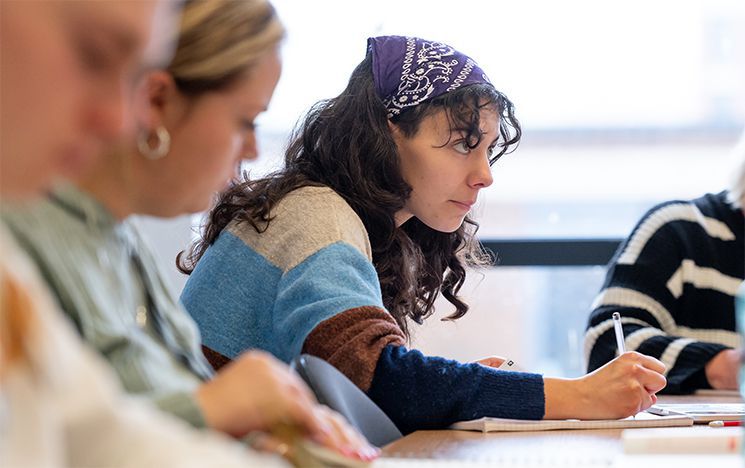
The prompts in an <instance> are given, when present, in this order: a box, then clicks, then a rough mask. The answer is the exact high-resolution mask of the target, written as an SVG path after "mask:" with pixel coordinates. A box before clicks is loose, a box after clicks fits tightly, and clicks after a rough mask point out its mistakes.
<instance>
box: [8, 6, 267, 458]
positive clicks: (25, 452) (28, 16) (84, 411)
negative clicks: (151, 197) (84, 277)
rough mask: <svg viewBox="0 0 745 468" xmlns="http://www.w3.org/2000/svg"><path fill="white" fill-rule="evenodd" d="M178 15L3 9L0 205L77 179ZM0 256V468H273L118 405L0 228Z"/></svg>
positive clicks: (138, 10)
mask: <svg viewBox="0 0 745 468" xmlns="http://www.w3.org/2000/svg"><path fill="white" fill-rule="evenodd" d="M158 7H159V9H158V13H157V14H155V11H156V8H158ZM176 13H177V9H176V8H175V4H171V3H170V2H166V3H162V4H157V2H148V1H142V2H134V3H132V2H124V1H121V2H120V1H107V2H53V1H49V2H2V4H1V5H0V46H1V47H2V49H1V52H0V57H2V69H0V83H1V84H2V96H3V99H2V100H0V120H1V121H2V122H3V123H2V125H1V126H0V133H1V134H2V137H1V140H0V141H1V142H2V151H0V168H1V170H0V195H1V196H2V197H1V198H0V201H2V202H3V203H6V202H7V201H8V200H16V201H18V200H25V199H28V198H29V197H34V196H40V195H41V194H42V192H43V191H45V190H49V189H50V188H51V183H52V181H54V180H55V179H58V178H61V177H75V176H78V175H79V174H80V171H81V170H83V169H85V168H86V167H87V166H88V165H89V164H90V163H91V162H92V161H93V158H94V157H95V156H96V153H97V151H96V148H97V147H99V146H100V145H101V144H103V143H106V142H108V141H110V140H111V139H112V138H114V137H117V136H119V135H120V134H121V133H122V132H123V131H124V130H125V128H126V127H127V125H126V124H127V121H128V118H127V115H130V114H131V112H130V111H129V109H130V108H131V107H132V102H131V99H130V96H129V93H128V92H127V91H128V89H129V88H130V86H131V85H132V84H133V83H132V77H133V76H134V74H135V73H136V72H137V69H138V68H139V67H140V66H142V60H143V49H144V48H145V46H146V45H148V44H149V45H152V46H154V47H153V49H151V50H152V51H153V52H154V51H159V52H158V54H157V55H158V56H159V57H161V58H165V55H163V52H160V51H165V50H167V47H166V44H165V43H162V42H158V41H153V42H149V43H148V37H149V36H150V25H151V22H152V21H153V18H154V17H155V18H156V21H155V24H156V25H157V27H158V28H163V29H168V28H169V25H170V24H171V23H173V22H175V21H174V20H175V16H174V15H175V14H176ZM154 14H155V16H154ZM122 39H125V40H126V41H125V43H126V44H128V47H126V48H119V47H112V45H114V44H119V43H120V42H119V41H120V40H122ZM29 51H33V52H34V53H29ZM148 61H149V60H148ZM50 77H54V79H50ZM0 252H2V255H0V460H1V462H0V463H1V464H2V465H3V466H9V467H21V466H24V467H25V466H68V465H69V466H110V467H125V466H131V467H138V466H172V465H178V466H203V465H204V464H205V463H212V464H216V465H219V466H226V467H227V466H235V467H239V466H248V465H250V464H256V465H258V464H261V465H262V466H272V465H275V466H276V465H280V464H281V463H280V462H281V460H277V459H274V458H268V457H266V456H260V455H257V454H253V455H249V454H248V453H246V452H245V451H244V450H243V449H242V448H241V447H239V446H237V444H235V443H229V442H228V441H226V440H222V439H218V438H217V437H216V436H214V435H211V434H207V433H203V432H197V431H195V430H192V429H190V428H188V427H186V426H185V425H184V424H183V423H181V424H180V423H179V421H177V420H175V419H174V418H169V417H166V415H164V414H162V413H161V412H158V411H156V410H154V409H153V408H151V407H149V406H147V405H143V404H142V402H135V401H132V399H130V398H127V397H126V396H125V395H124V394H123V392H122V390H121V388H120V387H119V386H117V385H116V383H117V382H116V378H115V376H114V375H112V374H111V372H110V370H109V369H108V368H107V366H106V365H105V364H104V363H103V362H101V361H100V359H99V358H98V357H97V356H95V355H94V354H93V353H91V351H90V350H88V349H87V347H85V346H83V344H82V343H81V342H80V339H79V337H77V336H76V335H75V333H74V331H73V330H72V327H71V326H70V324H69V323H68V322H67V321H66V320H65V319H64V317H63V316H62V314H60V313H59V311H58V309H57V308H56V304H55V303H54V301H53V299H52V298H51V297H50V295H49V292H48V290H47V289H46V288H45V286H44V285H43V283H42V281H41V280H40V279H39V277H38V272H37V271H36V270H35V269H34V268H33V265H32V264H31V262H30V261H29V259H28V258H27V257H26V256H25V255H24V254H23V252H22V251H21V250H20V249H19V248H18V247H17V245H16V243H15V242H14V241H13V239H12V237H11V236H10V235H9V234H8V233H7V232H6V230H5V228H4V226H2V225H0Z"/></svg>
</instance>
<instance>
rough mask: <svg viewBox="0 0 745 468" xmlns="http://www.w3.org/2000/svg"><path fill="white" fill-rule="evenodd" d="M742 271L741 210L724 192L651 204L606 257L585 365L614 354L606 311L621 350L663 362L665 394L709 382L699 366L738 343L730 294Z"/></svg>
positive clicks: (744, 234)
mask: <svg viewBox="0 0 745 468" xmlns="http://www.w3.org/2000/svg"><path fill="white" fill-rule="evenodd" d="M743 278H745V216H743V213H742V211H741V210H740V209H739V208H737V207H734V206H732V205H731V204H730V203H729V202H728V201H727V194H726V192H722V193H719V194H716V195H712V194H708V195H705V196H703V197H701V198H698V199H695V200H692V201H671V202H667V203H663V204H661V205H658V206H657V207H655V208H653V209H652V210H650V211H649V212H648V213H647V214H646V215H645V216H644V217H643V218H642V220H641V221H640V222H639V224H638V225H637V226H636V227H635V228H634V230H633V231H632V233H631V236H630V237H629V238H628V239H627V240H626V242H624V244H623V245H621V247H620V248H619V250H618V252H617V253H616V255H615V257H614V259H613V260H612V261H611V264H610V269H609V271H608V274H607V277H606V280H605V284H604V286H603V289H602V290H601V291H600V294H599V295H598V296H597V298H596V299H595V302H594V304H593V311H592V314H591V316H590V320H589V324H588V328H587V332H586V334H585V355H586V358H587V362H588V370H590V371H591V370H593V369H596V368H598V367H600V366H602V365H603V364H605V363H606V362H608V361H610V360H611V359H613V357H614V356H615V355H616V341H615V336H614V332H613V324H612V319H611V315H612V314H613V312H620V314H621V317H622V318H621V320H622V323H623V330H624V334H625V339H626V340H625V341H626V349H627V350H634V351H638V352H640V353H643V354H647V355H649V356H654V357H656V358H658V359H660V360H661V361H662V362H664V363H665V364H666V365H667V379H668V383H667V387H666V388H665V390H664V392H666V393H690V392H692V391H694V390H696V389H698V388H710V386H709V383H708V381H707V380H706V375H705V371H704V367H705V366H706V364H707V363H708V362H709V361H710V360H711V359H712V358H713V357H714V356H716V355H717V354H718V353H719V352H721V351H723V350H725V349H728V348H735V347H738V346H741V345H742V343H741V340H740V338H739V336H738V335H737V333H736V332H735V330H736V329H735V294H736V293H737V289H738V287H739V285H740V284H741V283H742V281H743Z"/></svg>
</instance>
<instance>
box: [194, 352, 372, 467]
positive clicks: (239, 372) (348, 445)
mask: <svg viewBox="0 0 745 468" xmlns="http://www.w3.org/2000/svg"><path fill="white" fill-rule="evenodd" d="M197 399H198V401H199V404H200V406H201V409H202V412H203V414H204V418H205V421H206V422H207V425H208V426H209V427H212V428H213V429H216V430H219V431H221V432H224V433H227V434H229V435H232V436H233V437H243V436H244V435H246V434H247V433H249V432H251V431H264V432H272V431H273V430H274V429H275V428H277V427H282V426H293V427H296V428H297V429H298V430H300V431H301V432H302V433H304V434H305V435H306V436H308V437H310V438H311V439H313V440H315V441H316V442H318V443H319V444H321V445H324V446H326V447H328V448H331V449H333V450H336V451H338V452H341V453H343V454H345V455H347V456H356V458H361V459H370V458H371V457H372V458H374V456H375V455H377V449H375V448H373V447H372V446H370V445H369V444H368V443H367V441H366V440H365V439H364V438H363V437H362V436H361V435H359V434H358V433H357V431H355V430H354V429H352V428H351V427H350V426H349V425H348V424H347V423H346V421H345V420H344V419H343V418H342V417H341V416H340V415H338V414H336V413H334V412H333V411H331V410H329V409H328V408H325V407H322V406H320V405H319V404H318V403H317V402H316V399H315V398H314V397H313V395H312V393H311V392H310V390H309V389H308V387H307V386H306V385H305V383H304V382H303V381H302V380H301V379H300V378H299V377H298V376H297V375H295V374H293V373H292V372H291V371H290V370H289V368H288V367H287V366H285V365H284V364H283V363H281V362H280V361H278V360H277V359H275V358H274V357H273V356H271V355H270V354H267V353H265V352H262V351H249V352H247V353H244V354H242V355H241V356H239V357H238V358H237V359H235V360H234V361H232V362H231V363H230V364H229V365H227V366H225V367H224V368H222V369H221V371H220V372H219V373H218V374H217V375H216V376H215V378H214V379H213V380H211V381H209V382H205V383H204V384H202V386H201V387H200V388H199V389H198V391H197Z"/></svg>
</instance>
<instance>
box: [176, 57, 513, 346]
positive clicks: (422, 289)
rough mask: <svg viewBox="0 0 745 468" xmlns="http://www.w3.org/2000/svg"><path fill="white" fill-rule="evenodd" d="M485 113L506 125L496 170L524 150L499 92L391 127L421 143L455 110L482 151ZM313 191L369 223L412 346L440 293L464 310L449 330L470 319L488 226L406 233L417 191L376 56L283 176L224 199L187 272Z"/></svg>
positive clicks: (187, 259)
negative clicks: (429, 127)
mask: <svg viewBox="0 0 745 468" xmlns="http://www.w3.org/2000/svg"><path fill="white" fill-rule="evenodd" d="M483 109H494V111H495V112H497V114H498V115H499V116H500V119H499V133H500V137H499V143H498V149H499V150H498V151H496V154H494V155H493V156H492V157H491V159H490V163H493V162H494V161H496V160H497V159H498V158H499V157H500V156H502V155H503V154H505V153H507V152H509V151H511V150H513V149H514V148H515V146H516V145H517V144H518V142H519V140H520V136H521V129H520V124H519V122H518V121H517V119H516V118H515V115H514V106H513V105H512V103H511V102H510V101H509V99H507V97H506V96H504V95H503V94H502V93H500V92H499V91H497V90H496V89H495V88H494V87H493V86H492V85H490V84H473V85H469V86H464V87H462V88H459V89H457V90H455V91H452V92H449V93H446V94H444V95H441V96H438V97H436V98H433V99H430V100H428V101H425V102H423V103H421V104H419V105H417V106H414V107H411V108H408V109H406V110H404V111H402V112H401V114H399V115H398V116H395V117H394V118H393V119H391V121H392V122H393V123H394V124H395V125H397V126H398V127H399V128H400V129H401V131H402V133H403V135H404V136H406V137H411V136H413V135H415V134H416V132H417V130H418V128H419V124H420V123H421V122H422V120H423V119H424V118H426V117H427V116H430V115H432V114H434V113H436V112H439V111H441V110H445V111H446V112H447V118H448V122H449V124H450V126H451V128H458V129H466V130H465V132H464V133H466V135H465V137H466V138H465V141H467V142H468V144H469V146H471V147H472V148H475V147H476V146H478V144H479V142H480V139H481V138H482V136H481V132H480V129H479V120H480V112H481V111H482V110H483ZM446 144H447V143H446ZM304 186H327V187H330V188H331V189H333V190H334V191H335V192H336V193H338V194H339V195H340V196H341V197H342V198H344V200H345V201H346V202H347V203H348V204H349V205H350V206H351V207H352V209H353V210H354V211H355V212H356V213H357V215H358V216H359V217H360V219H361V220H362V222H363V223H364V225H365V228H366V229H367V233H368V235H369V238H370V244H371V246H372V255H373V264H374V265H375V269H376V270H377V273H378V277H379V279H380V286H381V290H382V295H383V304H384V305H385V307H386V308H387V309H388V311H389V312H390V313H391V315H392V316H393V317H394V318H395V320H396V322H397V323H398V325H399V326H400V327H401V329H402V330H403V331H404V333H405V334H406V336H407V337H408V336H410V335H409V328H408V325H407V322H408V320H407V319H411V320H413V321H414V322H417V323H419V324H421V323H422V322H423V320H424V319H425V318H427V317H428V316H429V315H431V313H432V312H433V304H434V301H435V299H436V298H437V296H438V294H439V293H440V292H442V294H443V296H445V298H446V299H447V300H448V301H449V302H451V303H452V304H453V305H454V306H455V309H456V310H455V312H454V313H453V314H451V315H450V316H448V317H446V320H454V319H457V318H460V317H462V316H463V315H464V314H465V313H466V312H467V311H468V305H467V304H466V303H464V302H463V301H462V300H461V299H460V298H459V297H458V295H457V294H458V291H459V290H460V288H461V287H462V285H463V283H464V281H465V278H466V269H465V268H466V266H471V265H483V264H484V263H486V262H488V261H489V260H490V259H489V258H488V256H487V255H486V254H485V252H484V251H483V250H482V249H481V247H480V244H479V243H478V242H477V241H476V240H475V233H476V230H477V229H478V224H477V223H476V222H474V221H473V220H472V219H470V218H469V217H466V218H465V221H464V223H463V224H462V225H461V226H460V228H458V229H457V230H456V231H454V232H450V233H444V232H438V231H436V230H434V229H432V228H430V227H428V226H426V225H425V224H424V223H422V222H421V221H419V220H418V219H416V218H415V217H413V218H411V219H409V220H408V221H407V222H406V223H404V224H403V225H402V226H401V227H400V228H397V227H396V223H395V219H394V215H395V213H396V212H398V211H399V210H401V209H402V208H403V207H404V204H405V203H406V200H407V199H408V198H409V195H410V194H411V187H410V186H409V184H407V183H406V181H405V180H404V179H403V177H402V175H401V171H400V167H399V155H398V151H397V147H396V144H395V142H394V139H393V135H392V133H391V130H390V128H389V126H388V118H387V113H386V110H385V108H384V106H383V103H382V101H381V99H380V98H379V97H378V95H377V94H376V91H375V85H374V82H373V77H372V72H371V56H370V54H368V56H367V57H366V58H365V60H363V61H362V62H361V63H360V64H359V65H358V66H357V68H356V69H355V70H354V72H353V73H352V75H351V77H350V80H349V83H348V85H347V87H346V89H345V90H344V91H343V92H342V93H341V94H340V95H339V96H337V97H335V98H333V99H328V100H324V101H320V102H318V103H316V104H315V105H314V106H313V107H312V108H311V109H310V111H309V112H308V114H307V115H306V116H305V117H304V119H302V120H301V121H300V122H299V124H298V125H297V126H296V128H295V130H294V132H293V134H292V136H291V139H290V144H289V146H288V148H287V151H286V153H285V164H284V168H283V169H281V170H279V171H277V172H274V173H272V174H270V175H268V176H266V177H264V178H261V179H257V180H250V179H249V178H248V177H247V176H246V175H244V177H243V179H242V180H238V181H235V182H234V183H233V184H232V185H231V187H230V188H229V189H227V190H226V191H225V192H223V193H221V194H220V195H219V196H218V200H217V203H216V205H215V207H214V208H213V209H212V210H211V212H210V213H209V215H208V218H207V222H206V224H205V226H204V230H203V234H202V238H201V240H199V241H197V242H196V243H195V244H194V245H192V246H191V248H190V250H189V251H188V254H186V255H184V254H185V253H186V252H181V254H179V257H178V259H177V264H178V267H179V269H180V270H181V271H182V272H184V273H186V274H189V273H191V271H193V269H194V267H195V266H196V264H197V262H198V261H199V259H200V258H201V257H202V255H203V254H204V253H205V251H206V250H207V248H208V247H209V246H210V245H212V243H214V242H215V240H216V239H217V237H218V236H219V235H220V233H221V231H222V230H223V229H224V228H225V227H226V226H227V225H228V223H230V222H231V221H233V220H234V219H237V220H238V221H239V222H247V223H249V224H250V225H251V226H252V227H253V228H254V229H256V231H257V232H263V231H264V230H266V227H267V226H268V223H270V222H271V219H272V218H271V212H272V208H273V207H274V206H275V204H277V202H279V201H280V200H281V199H282V198H283V197H285V196H286V195H287V194H288V193H290V192H292V191H293V190H296V189H298V188H300V187H304Z"/></svg>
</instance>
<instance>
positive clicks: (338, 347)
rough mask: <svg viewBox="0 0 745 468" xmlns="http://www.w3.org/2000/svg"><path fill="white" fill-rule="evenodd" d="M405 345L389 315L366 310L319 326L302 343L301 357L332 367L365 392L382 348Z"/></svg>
mask: <svg viewBox="0 0 745 468" xmlns="http://www.w3.org/2000/svg"><path fill="white" fill-rule="evenodd" d="M405 344H406V337H405V336H404V334H403V332H402V331H401V328H399V326H398V325H397V324H396V321H395V320H394V319H393V317H391V315H390V314H389V313H388V312H386V311H385V310H384V309H381V308H378V307H371V306H365V307H358V308H355V309H349V310H346V311H344V312H342V313H340V314H337V315H335V316H333V317H331V318H329V319H326V320H324V321H323V322H321V323H319V324H318V325H317V326H316V327H315V328H314V329H313V331H311V332H310V334H308V336H307V338H306V339H305V343H304V345H303V353H307V354H312V355H314V356H318V357H320V358H321V359H324V360H326V361H327V362H329V363H331V364H332V365H333V366H334V367H336V368H337V369H339V370H340V371H341V372H342V373H343V374H345V375H346V376H347V377H348V378H349V379H350V380H351V381H352V382H354V383H355V384H356V385H357V386H358V387H359V388H360V389H362V390H363V391H365V392H366V391H367V390H368V389H369V388H370V384H371V383H372V379H373V374H374V373H375V367H376V365H377V363H378V358H379V357H380V353H381V352H382V351H383V348H385V347H386V346H388V345H397V346H404V345H405Z"/></svg>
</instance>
